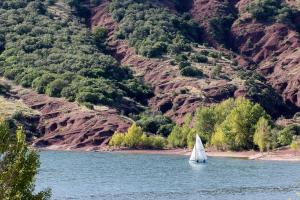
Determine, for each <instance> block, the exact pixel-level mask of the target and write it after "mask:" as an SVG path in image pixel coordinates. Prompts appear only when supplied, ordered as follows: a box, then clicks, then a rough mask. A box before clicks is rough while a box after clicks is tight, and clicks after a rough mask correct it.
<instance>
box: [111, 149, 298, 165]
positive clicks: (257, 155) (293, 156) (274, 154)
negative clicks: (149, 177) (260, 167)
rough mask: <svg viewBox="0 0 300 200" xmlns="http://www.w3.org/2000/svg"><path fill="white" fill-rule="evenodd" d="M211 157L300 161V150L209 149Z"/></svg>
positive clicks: (173, 152) (177, 151)
mask: <svg viewBox="0 0 300 200" xmlns="http://www.w3.org/2000/svg"><path fill="white" fill-rule="evenodd" d="M112 152H118V153H130V154H161V155H185V156H189V155H190V153H191V151H190V150H188V149H168V150H113V151H112ZM206 153H207V156H209V157H230V158H242V159H249V160H270V161H271V160H273V161H298V162H300V150H298V151H296V152H295V151H292V150H290V149H288V148H281V149H276V150H274V151H270V152H264V153H261V152H258V151H240V152H233V151H226V152H224V151H211V150H208V151H207V152H206Z"/></svg>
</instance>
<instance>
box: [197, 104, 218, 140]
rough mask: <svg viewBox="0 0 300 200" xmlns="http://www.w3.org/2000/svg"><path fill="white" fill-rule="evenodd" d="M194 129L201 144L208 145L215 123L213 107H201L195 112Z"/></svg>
mask: <svg viewBox="0 0 300 200" xmlns="http://www.w3.org/2000/svg"><path fill="white" fill-rule="evenodd" d="M195 118H196V120H195V121H196V122H195V128H196V130H197V132H198V133H199V136H200V137H201V139H202V141H203V143H204V144H205V143H208V142H209V141H210V140H211V136H212V134H213V132H214V130H215V125H216V122H217V119H216V113H215V107H214V106H211V107H201V108H199V109H197V112H196V116H195Z"/></svg>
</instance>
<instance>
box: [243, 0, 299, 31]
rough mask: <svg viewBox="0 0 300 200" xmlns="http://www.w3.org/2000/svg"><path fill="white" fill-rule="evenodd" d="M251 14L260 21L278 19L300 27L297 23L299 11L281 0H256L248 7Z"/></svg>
mask: <svg viewBox="0 0 300 200" xmlns="http://www.w3.org/2000/svg"><path fill="white" fill-rule="evenodd" d="M247 10H248V11H249V12H250V13H251V15H252V16H253V17H254V18H255V19H256V20H260V21H268V20H269V21H277V22H281V23H285V24H288V25H290V26H294V27H296V28H299V25H298V24H296V23H295V18H296V17H297V15H298V13H299V11H298V10H297V8H294V7H290V6H289V5H287V4H286V3H285V2H283V1H281V0H255V1H253V2H251V3H250V4H249V6H248V8H247Z"/></svg>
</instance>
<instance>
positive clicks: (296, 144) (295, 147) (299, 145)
mask: <svg viewBox="0 0 300 200" xmlns="http://www.w3.org/2000/svg"><path fill="white" fill-rule="evenodd" d="M290 147H291V149H292V150H294V151H296V150H298V149H299V148H300V143H299V141H297V140H296V139H294V140H293V141H292V143H291V145H290Z"/></svg>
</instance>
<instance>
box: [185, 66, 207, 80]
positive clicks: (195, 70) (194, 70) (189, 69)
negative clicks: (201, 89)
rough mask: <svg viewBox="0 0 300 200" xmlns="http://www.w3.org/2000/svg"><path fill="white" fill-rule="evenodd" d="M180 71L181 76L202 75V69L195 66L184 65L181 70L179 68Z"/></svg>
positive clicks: (199, 76) (200, 76) (198, 76)
mask: <svg viewBox="0 0 300 200" xmlns="http://www.w3.org/2000/svg"><path fill="white" fill-rule="evenodd" d="M180 73H181V75H183V76H189V77H197V78H202V77H203V72H202V70H200V69H198V68H195V67H185V68H183V69H182V70H180Z"/></svg>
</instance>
